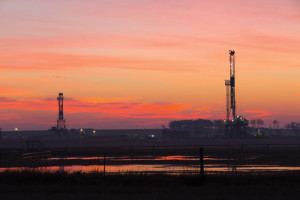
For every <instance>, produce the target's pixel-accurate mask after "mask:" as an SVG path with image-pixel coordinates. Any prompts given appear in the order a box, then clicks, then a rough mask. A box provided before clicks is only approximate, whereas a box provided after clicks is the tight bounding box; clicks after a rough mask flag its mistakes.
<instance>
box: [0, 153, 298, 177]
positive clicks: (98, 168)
mask: <svg viewBox="0 0 300 200" xmlns="http://www.w3.org/2000/svg"><path fill="white" fill-rule="evenodd" d="M106 159H107V160H109V161H129V162H119V163H118V164H111V163H107V165H106V172H108V173H129V172H147V173H151V172H153V173H154V172H160V173H169V174H180V173H199V165H198V164H195V163H197V162H191V163H192V164H188V163H184V162H176V164H174V163H173V162H165V163H164V164H162V162H158V163H157V164H149V162H146V163H144V164H140V162H138V163H139V164H137V163H134V162H130V161H133V160H134V161H146V160H148V161H149V160H155V161H164V160H166V161H173V160H175V161H176V160H177V161H196V160H199V157H197V156H183V155H172V156H155V157H154V156H150V155H146V156H134V157H132V156H115V157H106ZM247 159H255V157H252V158H247ZM57 160H79V162H68V163H69V164H67V165H66V163H63V162H62V163H59V164H57V162H54V161H57ZM80 160H100V161H103V157H98V156H97V157H95V156H94V157H52V158H47V159H44V160H42V161H43V162H45V163H48V164H47V165H50V166H44V167H34V168H28V167H3V168H0V172H3V171H5V170H18V171H22V170H28V169H30V170H37V171H50V172H55V171H66V172H70V173H72V172H78V171H81V172H85V173H91V172H103V168H104V167H103V165H102V164H103V162H96V163H99V165H95V162H82V163H85V165H83V164H82V165H80V164H81V162H80ZM214 160H218V161H221V162H219V164H208V163H205V167H204V170H205V171H206V173H217V172H264V171H291V170H300V167H298V166H296V167H291V166H282V165H279V164H275V163H273V164H269V165H245V164H244V165H243V164H240V165H234V164H227V161H232V160H233V159H232V158H215V157H205V158H204V161H214ZM222 161H224V162H222ZM54 163H56V164H54ZM70 163H73V165H71V164H70ZM78 163H80V164H78ZM167 163H168V164H167ZM170 163H172V164H170ZM179 163H181V164H179ZM220 163H221V164H220ZM120 164H121V165H120ZM52 165H53V166H52Z"/></svg>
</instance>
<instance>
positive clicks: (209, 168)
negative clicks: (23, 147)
mask: <svg viewBox="0 0 300 200" xmlns="http://www.w3.org/2000/svg"><path fill="white" fill-rule="evenodd" d="M28 169H30V170H37V171H50V172H55V171H66V172H70V173H72V172H78V171H81V172H85V173H91V172H103V166H102V165H88V166H83V165H72V166H47V167H36V168H28V167H12V168H0V172H3V171H6V170H11V171H22V170H28ZM291 170H300V167H290V166H276V165H244V166H243V165H241V166H231V167H229V166H226V165H214V164H210V165H206V166H205V171H206V172H210V173H213V172H232V171H234V172H263V171H291ZM106 172H108V173H128V172H148V173H149V172H150V173H151V172H161V173H198V172H199V166H197V165H189V166H187V165H181V166H180V165H161V164H155V165H143V164H127V165H107V166H106Z"/></svg>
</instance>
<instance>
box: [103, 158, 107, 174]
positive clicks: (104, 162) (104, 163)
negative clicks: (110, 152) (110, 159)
mask: <svg viewBox="0 0 300 200" xmlns="http://www.w3.org/2000/svg"><path fill="white" fill-rule="evenodd" d="M105 165H106V153H104V155H103V176H104V178H105V173H106V171H105Z"/></svg>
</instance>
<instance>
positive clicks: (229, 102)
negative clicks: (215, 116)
mask: <svg viewBox="0 0 300 200" xmlns="http://www.w3.org/2000/svg"><path fill="white" fill-rule="evenodd" d="M234 54H235V51H234V50H229V62H230V80H225V86H226V119H227V120H229V118H230V112H231V111H232V118H233V120H235V119H236V103H235V56H234ZM229 92H230V94H229Z"/></svg>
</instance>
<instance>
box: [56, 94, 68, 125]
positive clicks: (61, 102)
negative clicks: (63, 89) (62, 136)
mask: <svg viewBox="0 0 300 200" xmlns="http://www.w3.org/2000/svg"><path fill="white" fill-rule="evenodd" d="M57 100H58V119H57V127H56V128H57V130H63V129H66V121H65V119H64V97H63V93H59V94H58V97H57Z"/></svg>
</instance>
